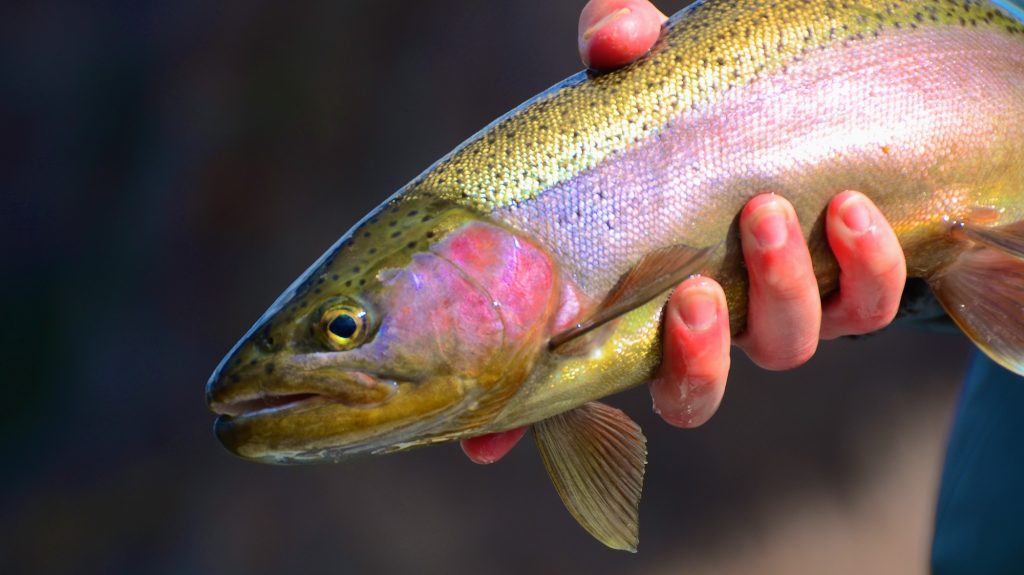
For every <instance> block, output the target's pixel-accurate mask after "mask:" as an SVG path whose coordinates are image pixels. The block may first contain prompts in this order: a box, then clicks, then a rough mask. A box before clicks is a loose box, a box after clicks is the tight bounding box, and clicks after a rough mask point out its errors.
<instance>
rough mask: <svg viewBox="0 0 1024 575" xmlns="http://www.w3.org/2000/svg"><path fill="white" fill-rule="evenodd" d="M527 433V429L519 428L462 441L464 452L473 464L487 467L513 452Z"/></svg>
mask: <svg viewBox="0 0 1024 575" xmlns="http://www.w3.org/2000/svg"><path fill="white" fill-rule="evenodd" d="M525 433H526V427H517V428H515V429H510V430H508V431H499V432H498V433H488V434H487V435H481V436H478V437H471V438H469V439H463V440H462V442H461V443H462V451H463V452H464V453H465V454H466V455H467V456H468V457H469V460H470V461H472V462H473V463H480V464H482V465H486V464H488V463H494V462H495V461H498V460H499V459H501V458H502V457H505V455H506V454H507V453H508V452H509V451H512V448H513V447H515V446H516V444H517V443H519V440H520V439H522V438H523V434H525Z"/></svg>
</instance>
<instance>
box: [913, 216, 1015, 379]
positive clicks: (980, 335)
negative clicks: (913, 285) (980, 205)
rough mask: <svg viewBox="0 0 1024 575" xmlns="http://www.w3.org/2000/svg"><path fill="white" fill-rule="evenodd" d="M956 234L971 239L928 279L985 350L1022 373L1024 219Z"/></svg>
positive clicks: (936, 292) (967, 331) (975, 341)
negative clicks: (942, 267) (940, 269)
mask: <svg viewBox="0 0 1024 575" xmlns="http://www.w3.org/2000/svg"><path fill="white" fill-rule="evenodd" d="M959 235H960V236H961V237H963V238H965V239H966V240H969V241H970V242H972V245H971V246H969V247H967V248H965V249H964V251H963V252H961V253H960V254H959V256H958V257H957V259H956V260H955V261H954V262H953V263H951V264H950V265H948V266H947V267H946V268H944V269H943V270H942V271H941V272H940V273H938V274H937V275H936V276H934V277H932V278H931V279H930V280H929V283H930V284H931V286H932V290H933V291H934V292H935V296H936V298H937V299H938V300H939V302H940V303H942V307H944V308H945V309H946V312H947V313H949V315H950V317H952V318H953V321H955V322H956V323H957V325H958V326H960V329H962V330H963V331H964V333H966V334H967V336H968V337H970V338H971V339H972V340H973V341H974V343H975V344H976V345H977V346H978V347H979V348H981V350H982V351H983V352H985V354H987V355H988V356H989V357H991V358H992V359H993V360H994V361H996V362H997V363H999V364H1000V365H1002V366H1003V367H1005V368H1006V369H1009V370H1011V371H1013V372H1015V373H1017V374H1020V375H1024V223H1016V224H1011V225H1007V226H1000V227H994V228H986V227H980V226H972V225H966V226H964V227H963V228H962V230H961V232H960V233H959Z"/></svg>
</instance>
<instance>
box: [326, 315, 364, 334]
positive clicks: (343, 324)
mask: <svg viewBox="0 0 1024 575" xmlns="http://www.w3.org/2000/svg"><path fill="white" fill-rule="evenodd" d="M358 327H359V326H357V325H356V320H355V318H353V317H352V316H350V315H347V314H342V315H339V316H338V317H336V318H334V319H333V320H331V323H330V325H328V326H327V329H329V330H331V333H333V334H334V335H336V336H338V337H341V338H345V339H348V338H350V337H352V336H353V335H355V333H356V329H357V328H358Z"/></svg>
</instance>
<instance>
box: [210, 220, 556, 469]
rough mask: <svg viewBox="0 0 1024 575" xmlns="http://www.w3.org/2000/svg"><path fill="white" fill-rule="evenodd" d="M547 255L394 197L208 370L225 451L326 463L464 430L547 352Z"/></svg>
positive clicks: (509, 235)
mask: <svg viewBox="0 0 1024 575" xmlns="http://www.w3.org/2000/svg"><path fill="white" fill-rule="evenodd" d="M558 284H559V282H558V278H557V274H556V268H555V266H554V265H553V263H552V259H551V258H550V257H549V255H548V254H547V253H546V252H545V251H544V250H542V249H541V248H539V247H538V246H537V245H535V244H534V243H532V242H530V241H528V240H527V239H526V238H524V237H522V236H521V235H518V234H516V233H514V232H512V231H510V230H508V229H506V228H503V227H501V226H500V225H498V224H496V223H493V222H489V221H487V220H485V219H483V218H481V217H479V216H476V215H474V214H472V213H469V212H467V211H465V210H463V209H460V208H452V207H437V206H432V205H423V204H421V203H417V202H410V201H404V202H402V201H398V200H392V204H385V206H382V207H381V208H379V209H378V211H377V212H375V213H374V214H371V215H370V216H368V218H367V219H364V221H363V222H361V223H360V224H358V225H357V226H356V227H355V228H354V229H353V230H352V231H350V232H349V233H348V234H347V235H346V236H345V237H343V238H342V240H340V241H339V243H338V244H336V245H335V246H334V247H332V248H331V250H329V251H328V252H327V253H326V254H324V256H323V257H321V258H320V260H318V261H317V262H316V263H315V264H314V265H313V266H312V267H311V268H310V269H309V270H307V272H306V273H304V274H303V275H302V276H301V277H300V278H299V279H298V280H296V282H295V283H294V284H293V285H292V286H291V287H290V288H289V289H288V290H286V291H285V293H284V294H282V296H281V297H280V298H279V299H278V300H277V301H276V302H275V303H274V304H273V305H272V306H271V307H270V309H269V310H268V311H267V312H266V313H265V314H264V315H263V317H262V318H260V320H259V321H257V322H256V324H255V325H254V326H253V327H252V328H251V329H250V330H249V332H248V333H247V334H246V335H245V336H244V337H243V338H242V339H241V340H240V341H239V342H238V343H237V344H236V346H235V347H234V348H233V349H232V350H231V352H229V354H228V355H227V356H226V357H225V358H224V360H223V361H222V362H221V364H220V365H219V366H218V367H217V369H216V370H215V371H214V373H213V375H212V376H211V377H210V380H209V382H208V384H207V401H208V403H209V405H210V407H211V409H212V410H213V411H214V412H216V413H217V414H218V415H219V417H218V419H217V422H216V424H215V431H216V434H217V436H218V437H219V439H220V440H221V441H222V442H223V443H224V445H225V446H226V447H227V448H228V449H229V450H231V451H232V452H234V453H236V454H238V455H240V456H242V457H245V458H248V459H255V460H260V461H266V462H272V463H303V462H319V461H337V460H341V459H345V458H348V457H350V456H354V455H359V454H366V453H384V452H390V451H397V450H401V449H405V448H408V447H414V446H417V445H425V444H428V443H435V442H439V441H446V440H451V439H456V438H459V437H464V436H468V435H472V434H473V431H474V430H477V429H480V428H481V427H482V426H484V425H486V423H487V422H488V421H490V420H491V419H493V417H494V416H495V415H496V414H497V413H498V411H500V409H501V407H502V406H503V405H504V404H505V402H507V401H508V399H509V398H511V397H512V396H513V395H514V394H515V392H516V391H517V390H518V388H519V386H520V385H521V384H522V382H523V380H524V379H525V378H526V376H527V375H528V373H529V370H530V368H531V365H532V364H533V363H534V362H535V361H536V359H537V357H538V355H539V354H540V353H542V352H543V350H545V349H546V342H547V338H548V337H549V330H550V328H551V325H552V320H553V318H554V315H555V313H556V308H557V306H558V293H559V285H558Z"/></svg>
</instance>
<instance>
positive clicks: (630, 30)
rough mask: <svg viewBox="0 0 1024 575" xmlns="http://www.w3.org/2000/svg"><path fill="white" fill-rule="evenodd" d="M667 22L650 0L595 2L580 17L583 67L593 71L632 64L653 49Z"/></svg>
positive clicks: (594, 0) (600, 0)
mask: <svg viewBox="0 0 1024 575" xmlns="http://www.w3.org/2000/svg"><path fill="white" fill-rule="evenodd" d="M664 21H665V15H664V14H662V13H661V12H660V11H658V9H657V8H655V7H654V5H653V4H651V3H650V2H648V1H647V0H592V1H591V2H590V3H589V4H587V6H586V7H585V8H584V9H583V12H582V13H581V14H580V24H579V48H580V57H581V58H582V59H583V64H584V65H586V66H587V67H588V68H591V69H594V70H610V69H613V68H619V67H621V66H624V65H626V64H629V63H630V62H632V61H634V60H636V59H637V58H639V57H641V56H643V55H644V54H646V53H647V52H648V51H649V50H650V49H651V47H652V46H654V43H655V42H656V41H657V40H658V36H659V35H660V34H661V23H662V22H664Z"/></svg>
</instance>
